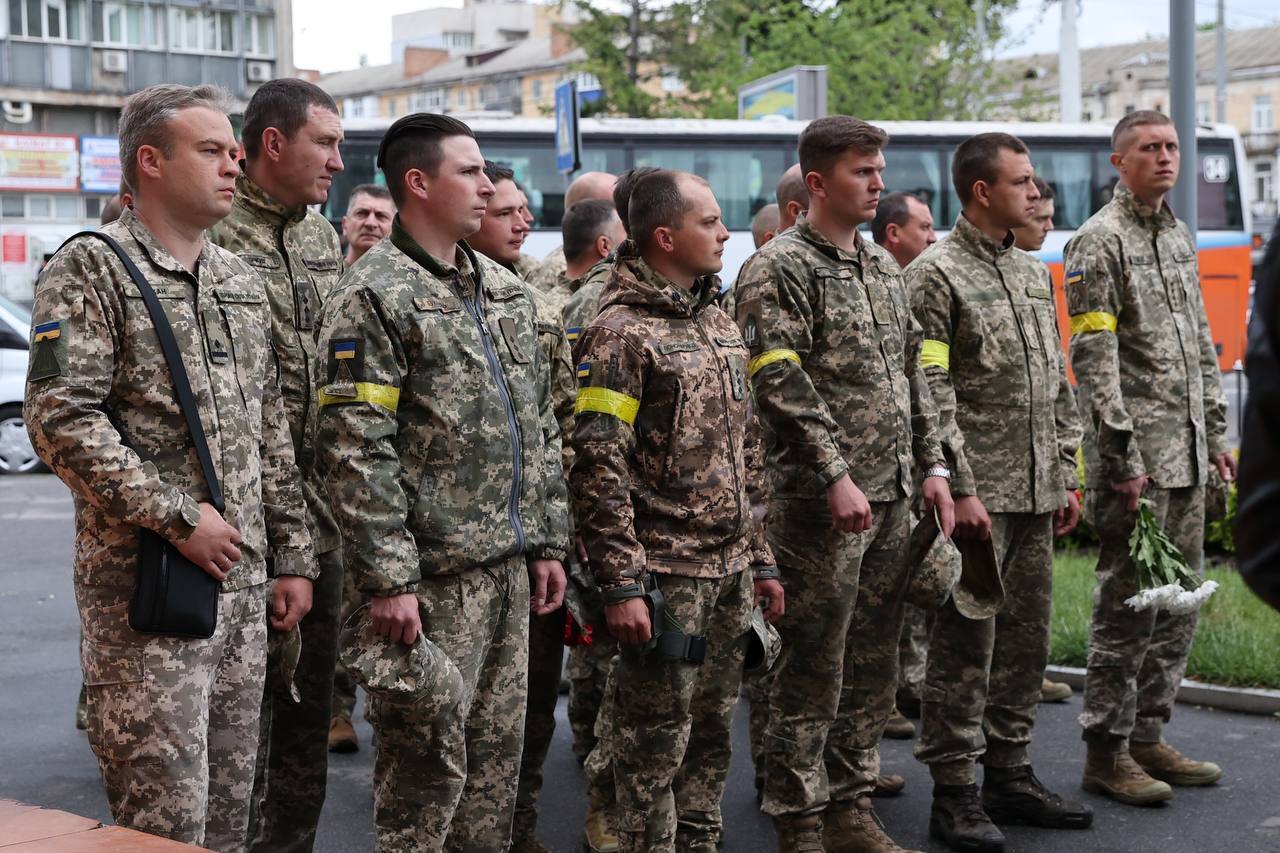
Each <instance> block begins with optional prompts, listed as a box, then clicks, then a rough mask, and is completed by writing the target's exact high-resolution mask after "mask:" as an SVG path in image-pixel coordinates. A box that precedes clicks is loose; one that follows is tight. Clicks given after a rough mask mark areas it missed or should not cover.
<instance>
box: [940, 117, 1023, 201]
mask: <svg viewBox="0 0 1280 853" xmlns="http://www.w3.org/2000/svg"><path fill="white" fill-rule="evenodd" d="M1001 151H1012V152H1013V153H1014V154H1030V152H1029V151H1028V150H1027V146H1026V143H1024V142H1023V141H1022V140H1021V139H1019V138H1018V137H1016V136H1014V135H1013V134H1011V133H979V134H978V135H977V136H970V137H969V138H968V139H966V140H965V141H964V142H961V143H960V144H959V145H957V146H956V154H955V159H954V160H952V162H951V183H952V185H953V186H954V187H955V190H956V195H957V196H959V197H960V203H961V204H968V203H969V202H971V201H973V185H974V184H976V183H977V182H978V181H985V182H986V183H988V184H994V183H995V182H996V178H997V177H999V173H998V172H997V171H996V163H997V162H998V161H999V158H1000V152H1001Z"/></svg>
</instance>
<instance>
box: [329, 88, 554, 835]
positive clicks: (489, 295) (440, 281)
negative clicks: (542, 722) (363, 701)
mask: <svg viewBox="0 0 1280 853" xmlns="http://www.w3.org/2000/svg"><path fill="white" fill-rule="evenodd" d="M377 165H378V168H380V169H382V170H383V174H384V175H385V176H386V179H387V186H388V188H389V189H390V190H391V193H392V196H393V197H396V198H398V199H399V205H398V207H399V213H398V214H397V216H396V220H395V222H394V224H393V225H392V228H391V235H390V236H389V237H388V238H387V239H386V240H383V241H382V242H380V243H378V245H376V246H374V247H373V248H372V249H370V250H369V253H368V254H367V255H366V256H365V257H364V258H363V259H362V260H361V262H360V263H359V264H357V265H356V266H355V267H353V268H352V269H351V270H349V271H348V272H347V274H346V275H345V276H344V278H343V281H342V283H341V285H340V286H339V289H338V290H337V291H336V292H335V293H334V294H333V295H332V296H331V297H330V298H329V300H328V301H327V302H326V303H325V309H324V323H323V326H322V330H321V341H322V352H323V353H324V357H325V360H324V365H325V367H324V370H325V375H326V380H325V382H324V383H323V384H322V386H321V388H320V402H321V408H320V430H319V439H318V446H319V447H320V448H321V450H320V456H321V459H322V460H323V463H324V464H323V470H325V471H327V472H328V475H327V476H328V485H329V494H330V496H331V497H332V499H333V506H334V511H335V514H336V515H337V517H338V520H339V522H340V524H341V527H342V543H343V550H344V554H345V557H346V561H347V565H348V566H349V567H350V569H351V570H352V571H354V572H355V573H356V575H357V577H358V578H359V586H360V589H361V591H362V592H364V593H366V594H368V595H369V596H370V605H369V607H370V619H371V622H372V627H373V630H374V631H376V632H377V633H379V634H381V635H382V636H384V637H387V638H388V639H390V640H392V641H398V642H400V643H403V644H404V645H406V646H412V645H413V644H414V643H415V640H416V639H417V637H418V635H419V634H422V635H424V636H425V637H426V638H427V639H428V640H430V641H431V642H432V643H434V644H435V645H436V646H437V647H438V648H439V649H440V650H441V651H442V652H443V653H444V654H446V655H448V657H449V658H450V659H451V660H452V661H453V662H454V663H455V664H456V665H457V668H458V670H459V671H460V672H461V681H462V686H463V691H462V696H463V698H462V700H461V701H460V702H459V703H458V706H457V707H456V708H455V709H452V710H450V711H448V712H447V713H444V714H443V715H439V716H437V715H434V714H433V713H432V712H429V711H427V710H425V709H424V708H423V707H422V706H423V705H427V706H431V705H432V703H416V704H415V703H406V702H403V701H399V702H398V701H395V700H393V699H389V698H386V697H379V696H376V695H374V696H371V698H370V700H369V706H370V712H371V721H372V723H373V727H374V734H375V739H376V740H375V743H376V753H377V758H376V762H375V766H374V819H375V824H376V828H377V849H378V851H379V853H393V851H394V853H403V851H409V853H419V851H422V853H426V851H438V850H441V849H445V850H458V851H466V850H506V849H507V848H508V846H509V845H510V841H511V820H512V812H513V809H514V806H515V793H516V779H517V775H518V773H519V765H520V752H521V743H522V740H523V728H524V707H525V691H526V679H527V677H528V657H527V655H528V642H529V613H530V611H532V612H533V613H534V614H535V615H538V616H541V615H544V614H547V613H551V612H553V611H555V610H557V609H558V608H559V607H560V603H561V597H562V594H563V591H564V569H563V568H562V566H561V561H562V560H563V559H564V558H565V556H566V551H567V548H568V545H569V526H568V512H567V507H566V492H565V486H564V475H563V472H562V471H561V468H560V466H561V462H560V434H559V433H560V431H559V427H558V426H557V424H556V421H555V416H554V413H553V411H552V400H551V394H550V386H551V379H550V372H549V367H548V364H547V360H546V358H545V357H544V355H543V353H542V349H541V347H540V346H539V344H538V327H537V323H536V322H535V307H534V304H533V302H532V300H531V298H530V295H529V290H528V288H527V287H526V286H525V285H524V283H523V282H522V281H521V280H520V279H518V278H517V277H516V276H515V275H513V274H512V273H510V272H509V271H507V270H506V269H505V268H504V267H502V266H501V265H499V264H496V263H494V262H492V261H490V260H489V259H487V258H485V257H483V256H481V255H477V254H476V253H475V252H473V251H472V250H471V248H470V247H469V246H468V245H467V244H466V242H464V239H465V238H466V237H468V236H470V235H471V234H474V233H475V232H476V231H477V230H478V229H479V227H480V224H481V221H482V220H483V219H484V216H485V210H486V206H487V203H488V202H489V200H490V199H491V198H492V197H493V195H494V187H493V184H492V182H490V180H489V178H488V177H486V175H485V173H484V165H485V163H484V158H483V157H482V156H481V155H480V148H479V146H478V145H477V144H476V140H475V137H474V136H473V135H472V133H471V130H470V129H469V128H468V127H467V126H466V125H465V124H463V123H462V122H460V121H458V120H457V119H454V118H451V117H449V116H443V115H431V114H426V113H418V114H415V115H411V116H406V117H404V118H401V119H399V120H398V121H396V122H395V123H394V124H392V125H391V127H390V128H389V129H388V130H387V132H386V135H385V136H384V137H383V140H382V145H381V147H380V148H379V151H378V159H377Z"/></svg>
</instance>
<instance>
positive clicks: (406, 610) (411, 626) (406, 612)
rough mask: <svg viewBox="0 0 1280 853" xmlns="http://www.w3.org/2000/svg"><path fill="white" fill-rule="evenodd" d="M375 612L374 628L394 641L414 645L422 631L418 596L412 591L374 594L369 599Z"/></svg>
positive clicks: (371, 610)
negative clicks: (398, 593)
mask: <svg viewBox="0 0 1280 853" xmlns="http://www.w3.org/2000/svg"><path fill="white" fill-rule="evenodd" d="M369 612H370V613H372V614H373V630H374V632H375V633H378V634H381V635H382V636H384V637H386V638H387V639H389V640H391V641H392V642H401V643H404V644H405V645H406V646H412V645H413V644H414V642H416V641H417V639H418V634H420V633H422V617H421V616H420V615H419V613H418V596H416V595H414V594H413V593H412V592H403V593H401V594H400V595H386V596H377V595H375V596H373V598H371V599H370V601H369Z"/></svg>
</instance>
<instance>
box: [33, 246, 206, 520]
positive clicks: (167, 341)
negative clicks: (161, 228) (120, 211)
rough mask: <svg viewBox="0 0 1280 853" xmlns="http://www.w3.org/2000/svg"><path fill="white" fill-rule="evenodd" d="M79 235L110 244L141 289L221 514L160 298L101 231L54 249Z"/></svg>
mask: <svg viewBox="0 0 1280 853" xmlns="http://www.w3.org/2000/svg"><path fill="white" fill-rule="evenodd" d="M79 237H92V238H94V239H96V240H101V241H102V242H104V243H106V244H107V245H108V246H110V247H111V251H113V252H115V253H116V257H117V258H119V259H120V263H122V264H124V268H125V270H127V271H128V273H129V276H130V278H132V279H133V283H134V284H136V285H138V290H139V291H141V292H142V301H143V302H145V303H146V305H147V313H148V314H150V315H151V323H152V325H154V326H155V328H156V337H158V338H159V339H160V349H162V350H163V351H164V360H165V361H167V362H168V363H169V372H170V373H171V374H173V387H174V390H175V391H177V392H178V405H179V406H181V407H182V414H183V416H184V417H186V419H187V429H189V430H190V431H191V441H192V443H194V444H195V446H196V457H197V458H198V459H199V460H200V470H202V471H203V472H204V479H205V482H207V483H208V484H209V503H210V504H212V505H213V508H214V509H216V510H217V511H218V514H219V515H221V514H222V513H224V512H225V511H226V504H225V503H224V502H223V499H222V486H221V485H220V484H219V483H218V475H217V473H216V472H215V471H214V470H213V457H212V456H210V455H209V442H208V440H207V439H206V438H205V435H204V426H203V424H201V423H200V413H199V411H198V410H197V409H196V400H195V395H193V394H192V393H191V380H190V379H188V378H187V368H186V365H184V364H183V363H182V355H181V354H180V353H179V352H178V342H177V340H175V339H174V337H173V327H172V326H170V325H169V318H168V317H166V316H165V313H164V309H163V308H161V307H160V300H159V299H158V298H157V297H156V292H155V291H154V290H152V289H151V285H150V284H148V283H147V279H146V278H145V277H144V276H143V275H142V270H140V269H138V265H137V264H135V263H134V262H133V259H132V258H130V257H129V256H128V255H127V254H125V251H124V249H123V248H122V247H121V245H120V244H119V243H117V242H116V241H115V240H114V239H112V238H111V237H110V236H109V235H107V234H103V233H102V232H101V231H81V232H80V233H78V234H72V235H71V236H70V237H68V238H67V239H66V240H65V241H64V242H63V244H62V246H60V247H59V248H58V251H62V248H63V247H65V246H66V245H67V243H70V242H71V241H72V240H75V239H77V238H79Z"/></svg>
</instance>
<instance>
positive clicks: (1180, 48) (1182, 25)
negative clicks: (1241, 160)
mask: <svg viewBox="0 0 1280 853" xmlns="http://www.w3.org/2000/svg"><path fill="white" fill-rule="evenodd" d="M1169 90H1170V92H1169V93H1170V95H1171V96H1172V97H1170V99H1169V101H1170V107H1171V109H1172V113H1173V124H1174V126H1175V127H1176V128H1177V130H1178V146H1179V149H1180V150H1181V152H1182V169H1181V171H1180V173H1179V175H1178V183H1176V184H1174V187H1173V192H1172V193H1170V198H1169V206H1170V207H1172V208H1173V212H1174V214H1176V215H1177V217H1178V218H1179V219H1181V220H1182V221H1183V222H1185V223H1187V228H1189V229H1190V230H1191V238H1192V239H1193V240H1194V239H1196V231H1197V228H1198V227H1199V224H1200V223H1199V216H1198V213H1199V211H1198V208H1197V200H1196V190H1197V187H1196V179H1197V177H1198V176H1199V174H1200V157H1199V155H1198V154H1197V153H1196V7H1195V0H1169Z"/></svg>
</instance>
